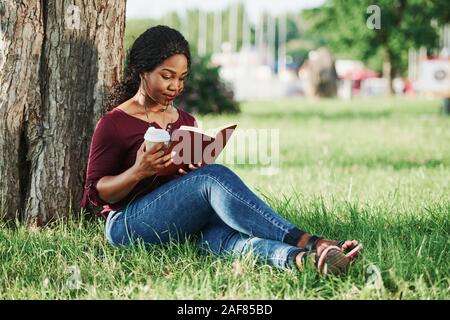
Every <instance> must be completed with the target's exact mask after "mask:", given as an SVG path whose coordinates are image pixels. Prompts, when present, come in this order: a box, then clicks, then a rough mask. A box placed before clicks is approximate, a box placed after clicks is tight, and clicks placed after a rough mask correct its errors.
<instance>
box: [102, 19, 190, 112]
mask: <svg viewBox="0 0 450 320" xmlns="http://www.w3.org/2000/svg"><path fill="white" fill-rule="evenodd" d="M175 54H184V55H185V56H186V59H187V61H188V69H189V70H190V69H191V53H190V49H189V43H188V41H187V40H186V39H185V38H184V37H183V35H182V34H181V33H180V32H179V31H177V30H175V29H172V28H170V27H168V26H164V25H158V26H155V27H151V28H149V29H147V30H146V31H145V32H144V33H142V34H141V35H140V36H139V37H138V38H137V39H136V40H135V41H134V43H133V45H132V47H131V49H130V50H129V51H128V54H127V61H126V66H125V72H124V76H123V79H122V81H118V82H116V83H115V84H114V85H113V87H112V89H111V91H110V93H109V95H108V96H107V98H106V100H105V105H104V110H105V112H107V111H110V110H112V109H114V108H115V107H117V106H118V105H120V104H122V103H123V102H125V101H127V100H128V99H130V98H132V97H133V96H134V95H135V94H136V92H137V91H138V90H139V85H140V77H139V75H141V74H143V73H144V72H151V71H153V70H155V69H156V67H158V66H159V65H160V64H161V63H162V62H163V61H164V60H166V59H167V58H169V57H171V56H173V55H175Z"/></svg>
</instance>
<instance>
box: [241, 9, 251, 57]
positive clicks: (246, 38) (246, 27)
mask: <svg viewBox="0 0 450 320" xmlns="http://www.w3.org/2000/svg"><path fill="white" fill-rule="evenodd" d="M244 8H245V7H244ZM243 18H244V19H243V21H242V46H243V47H244V48H247V49H250V45H251V43H250V36H251V26H250V23H249V21H248V17H247V12H246V11H245V9H244V15H243Z"/></svg>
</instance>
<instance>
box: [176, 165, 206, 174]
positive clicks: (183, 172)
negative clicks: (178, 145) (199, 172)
mask: <svg viewBox="0 0 450 320" xmlns="http://www.w3.org/2000/svg"><path fill="white" fill-rule="evenodd" d="M201 166H202V163H201V162H199V163H197V164H195V165H194V164H190V165H189V169H190V171H188V172H191V171H192V170H196V169H198V168H200V167H201ZM188 172H186V171H184V170H183V169H181V168H180V169H178V173H179V174H182V175H185V174H187V173H188Z"/></svg>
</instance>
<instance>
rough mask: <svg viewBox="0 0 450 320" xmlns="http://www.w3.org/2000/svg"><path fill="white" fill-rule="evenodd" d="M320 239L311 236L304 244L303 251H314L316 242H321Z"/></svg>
mask: <svg viewBox="0 0 450 320" xmlns="http://www.w3.org/2000/svg"><path fill="white" fill-rule="evenodd" d="M321 239H322V237H319V236H316V235H312V236H311V237H310V238H309V239H308V242H307V243H306V246H305V249H306V250H308V251H313V250H316V248H317V242H318V241H319V240H321Z"/></svg>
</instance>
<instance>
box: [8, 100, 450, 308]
mask: <svg viewBox="0 0 450 320" xmlns="http://www.w3.org/2000/svg"><path fill="white" fill-rule="evenodd" d="M440 103H441V102H440V101H439V100H434V99H422V98H420V99H419V98H394V99H384V98H373V99H355V100H353V101H350V102H348V101H347V102H346V101H339V100H319V101H308V100H304V99H294V98H292V99H284V100H279V101H272V102H248V103H243V104H242V113H241V114H240V115H237V116H236V115H222V116H212V115H211V116H203V117H199V120H201V123H202V125H203V126H204V127H206V128H214V127H218V126H221V125H223V124H226V123H229V122H236V123H237V124H238V126H239V128H240V129H244V130H245V129H269V130H270V129H275V130H279V137H280V145H279V150H280V157H279V159H280V162H279V167H278V168H272V169H267V168H261V166H258V165H243V164H230V163H228V164H227V163H226V164H227V165H228V166H229V167H231V168H232V169H233V170H234V171H235V172H236V173H237V174H238V175H239V176H240V177H241V178H242V180H243V181H244V182H245V183H247V184H248V186H249V187H250V188H251V189H253V190H254V191H255V192H256V193H257V194H259V195H260V196H261V197H263V198H264V199H265V200H266V201H267V202H268V203H269V204H270V205H271V206H272V208H274V209H275V210H276V211H277V212H279V214H281V215H282V216H284V217H286V218H287V219H288V220H289V221H291V222H293V223H295V224H296V225H298V226H299V227H300V228H302V229H305V230H307V231H310V232H313V233H316V234H320V235H324V236H326V237H328V238H333V239H347V238H351V239H359V240H361V241H362V243H363V244H364V248H365V251H364V254H363V256H362V257H361V259H359V260H358V261H357V263H356V264H355V265H354V266H353V268H352V269H351V270H350V271H349V273H348V274H346V275H344V276H341V277H320V276H318V275H317V274H316V273H315V271H314V270H312V269H311V268H308V269H307V270H306V271H305V272H300V271H297V270H280V269H276V268H274V267H271V266H268V265H265V264H262V263H260V262H258V261H257V260H256V258H255V257H254V256H252V255H251V254H249V255H246V256H242V257H232V256H226V257H221V258H218V257H216V256H213V255H206V256H204V255H202V253H201V252H200V251H199V248H197V247H196V246H195V244H194V243H193V242H186V243H183V244H176V243H171V244H170V245H169V246H167V247H162V246H152V247H148V248H144V247H143V246H137V247H135V248H129V249H116V248H112V247H111V246H109V245H108V243H107V241H106V239H105V236H104V230H103V225H104V222H103V221H101V220H87V219H82V220H81V221H67V222H65V223H63V222H61V223H59V224H58V225H55V226H53V227H52V228H47V229H44V230H41V231H33V230H27V229H26V228H24V227H19V228H18V229H17V230H15V231H13V230H10V229H7V228H5V227H1V228H0V259H1V261H0V266H1V269H0V299H68V298H69V299H70V298H73V299H449V297H450V280H449V279H450V272H449V270H450V268H449V253H448V252H449V244H450V243H449V239H450V237H449V232H450V221H449V220H450V219H449V218H450V201H449V200H450V198H449V195H450V117H448V116H445V115H442V114H440V113H439V106H440ZM239 134H240V133H239V132H237V134H236V136H237V137H239ZM232 146H233V142H231V144H230V145H229V146H227V150H228V148H231V147H232ZM227 150H225V152H226V151H227ZM252 150H254V149H252ZM225 155H226V153H224V155H223V157H222V158H221V159H220V160H221V161H218V162H223V159H224V158H225ZM78 273H79V276H78V275H77V274H78Z"/></svg>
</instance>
